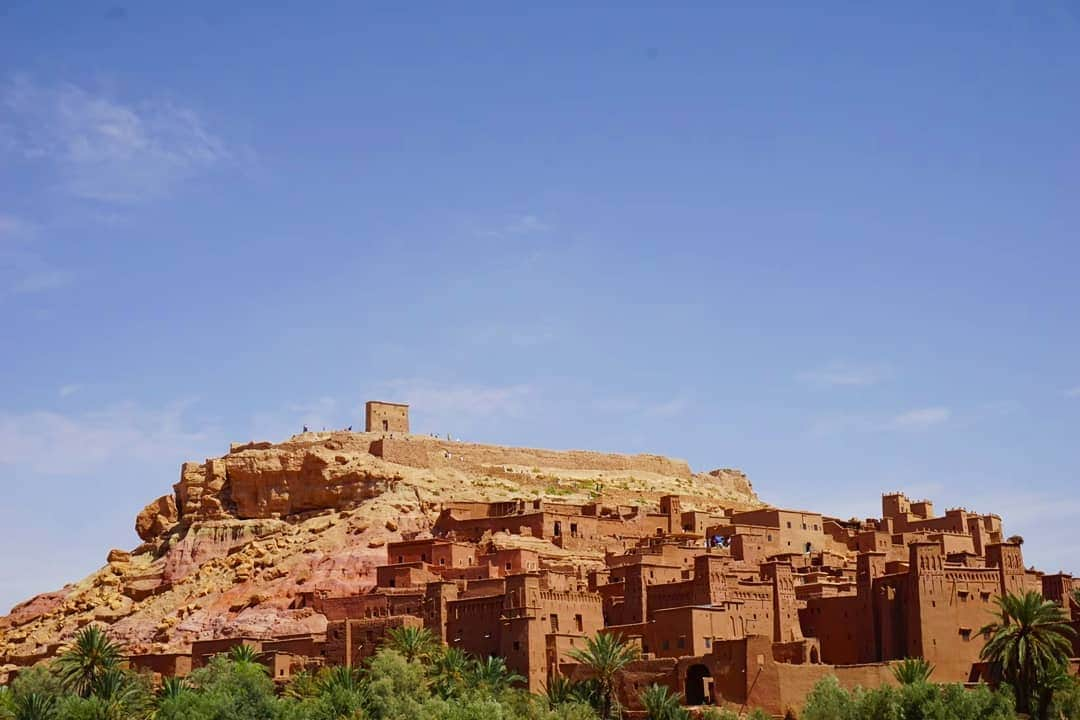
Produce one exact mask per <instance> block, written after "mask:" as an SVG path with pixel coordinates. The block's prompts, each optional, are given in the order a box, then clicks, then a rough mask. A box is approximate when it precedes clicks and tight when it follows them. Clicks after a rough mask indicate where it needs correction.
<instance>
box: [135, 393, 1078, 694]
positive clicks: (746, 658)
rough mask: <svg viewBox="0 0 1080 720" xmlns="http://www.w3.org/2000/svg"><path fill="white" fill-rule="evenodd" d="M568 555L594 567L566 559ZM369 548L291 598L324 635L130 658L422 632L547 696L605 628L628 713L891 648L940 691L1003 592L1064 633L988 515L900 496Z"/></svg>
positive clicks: (200, 659)
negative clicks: (864, 513)
mask: <svg viewBox="0 0 1080 720" xmlns="http://www.w3.org/2000/svg"><path fill="white" fill-rule="evenodd" d="M369 405H370V404H369ZM395 407H396V406H395ZM375 410H376V411H378V412H375V413H374V414H373V415H372V414H371V413H370V412H369V417H374V418H376V419H377V420H379V421H380V422H381V419H382V418H384V417H385V418H387V423H388V425H387V427H397V428H400V427H402V425H400V424H398V425H390V424H389V423H390V418H389V416H386V415H382V414H380V412H381V410H379V408H375ZM403 417H405V416H398V419H397V420H396V421H395V422H398V423H400V422H401V420H402V418H403ZM405 422H406V423H407V417H405ZM568 553H570V554H573V555H574V556H575V557H579V558H593V560H591V561H590V562H588V563H568V562H567V561H566V557H567V555H568ZM385 557H386V562H385V563H384V564H383V565H381V566H380V567H378V568H377V569H376V571H375V585H374V586H371V587H365V588H358V589H357V591H356V592H355V593H353V594H349V595H344V596H342V595H331V594H330V593H328V592H323V591H320V590H318V589H317V588H316V589H314V590H312V591H311V592H309V593H307V594H306V595H304V596H302V597H301V599H300V600H298V607H301V608H310V609H311V610H312V611H314V612H317V613H321V614H322V615H323V616H325V618H326V620H327V628H326V633H325V635H315V636H306V637H287V638H262V639H236V638H233V639H226V640H222V639H209V640H207V641H204V642H200V643H196V644H195V645H194V646H193V647H192V650H191V654H190V656H189V657H187V658H184V657H176V656H168V657H165V656H160V657H149V656H144V657H141V658H138V659H133V663H134V664H137V665H138V666H140V667H146V668H149V669H153V670H155V671H160V672H168V671H169V670H170V669H171V670H174V671H175V672H176V673H177V674H179V673H180V672H184V671H187V670H189V669H190V668H192V667H199V666H200V665H201V664H202V663H204V662H205V660H206V658H207V657H209V655H211V654H213V653H214V652H221V651H223V650H224V649H225V648H227V647H228V646H229V644H230V643H232V644H236V643H238V642H246V643H250V644H255V645H257V647H258V649H259V650H260V652H262V653H263V657H264V662H266V663H267V664H268V665H270V667H271V669H272V672H273V673H274V677H275V679H276V680H279V681H283V680H285V679H287V678H288V677H289V676H291V674H292V673H293V672H295V670H297V669H298V668H300V667H310V666H312V665H315V666H317V665H321V664H331V665H346V666H357V665H360V664H361V663H363V662H364V661H365V660H366V659H367V658H369V657H370V656H371V655H372V654H373V653H374V652H376V650H377V649H378V647H379V645H380V644H381V643H382V642H383V640H384V638H385V636H386V633H387V632H389V631H390V630H392V629H393V628H398V627H425V628H428V629H429V630H430V631H431V632H432V633H433V634H434V635H435V636H436V637H437V638H439V639H440V640H441V641H442V642H444V643H445V644H446V645H448V646H450V647H457V648H460V649H461V650H463V651H465V652H467V653H469V654H471V655H474V656H477V657H484V656H488V655H496V656H500V657H502V658H504V659H505V660H506V663H507V666H508V667H509V668H510V669H511V670H512V671H514V672H516V673H518V674H520V675H521V676H522V677H523V678H525V686H526V687H527V688H528V689H529V690H531V691H533V692H543V690H544V688H545V687H546V686H547V685H548V683H549V682H551V680H552V679H553V678H554V677H556V676H560V675H561V676H568V677H572V678H579V679H580V678H585V677H587V676H588V670H587V668H585V667H582V666H580V665H578V664H577V663H575V662H574V661H573V659H572V653H573V652H574V650H576V649H578V648H581V647H583V646H584V644H585V642H586V640H587V639H588V638H590V637H593V636H595V635H596V634H597V633H598V632H600V631H601V630H606V631H609V632H614V633H618V634H619V635H621V636H622V637H624V638H625V639H626V640H627V641H629V642H631V643H633V644H635V645H636V646H637V647H638V648H639V649H640V651H641V659H640V660H639V661H638V662H636V663H633V664H632V665H631V666H629V667H628V668H627V669H626V670H625V671H624V672H622V673H621V674H620V676H619V677H618V679H617V684H618V689H619V694H620V700H621V702H622V703H623V704H624V705H625V706H626V707H627V708H628V709H631V710H639V709H640V706H639V700H638V693H639V691H640V690H641V689H642V688H644V687H645V686H646V685H648V684H650V683H654V682H655V683H661V684H663V685H666V686H668V687H670V688H671V689H672V690H673V691H676V692H679V693H681V694H682V695H683V697H684V699H685V701H686V702H687V703H688V704H690V705H710V704H711V705H721V704H724V705H731V706H742V705H746V706H750V707H754V706H756V707H761V708H763V709H765V710H766V711H767V712H770V713H773V714H776V715H783V714H784V713H786V712H788V711H789V710H791V711H795V712H798V710H799V709H800V708H801V706H802V704H803V702H804V700H805V697H806V693H807V692H809V690H810V688H812V687H813V685H814V683H816V682H817V681H818V680H820V679H821V678H822V677H825V676H826V675H834V676H836V677H837V678H838V679H839V681H840V683H841V684H842V685H844V686H845V687H855V686H859V685H861V686H864V687H871V686H876V685H881V684H886V683H892V682H894V681H893V678H892V672H891V663H893V662H895V661H897V660H900V659H903V658H906V657H924V658H926V659H927V660H929V661H930V662H931V663H933V664H934V665H935V666H936V670H935V674H934V678H935V680H938V681H943V682H946V681H948V682H966V681H969V680H975V679H977V678H979V677H980V676H981V675H980V673H983V672H984V671H985V668H984V667H982V666H981V665H980V663H979V651H980V649H981V648H982V638H981V637H980V636H979V635H978V630H979V629H980V628H981V627H982V626H983V625H984V624H986V622H987V621H988V619H989V617H990V615H989V611H990V610H991V609H992V608H993V603H994V600H995V599H996V598H997V597H999V596H1000V595H1001V594H1002V593H1005V592H1018V591H1023V590H1036V591H1039V592H1041V593H1042V594H1043V595H1044V596H1045V597H1047V598H1048V599H1050V600H1053V601H1054V602H1058V603H1060V604H1061V605H1062V606H1063V607H1064V608H1066V610H1067V611H1068V612H1069V613H1070V614H1071V617H1072V619H1073V622H1074V623H1076V624H1077V626H1078V627H1080V607H1078V606H1077V605H1076V603H1075V601H1074V600H1073V598H1072V592H1073V590H1075V589H1078V588H1080V583H1078V582H1077V581H1076V580H1075V579H1074V578H1072V577H1071V576H1070V575H1067V574H1062V573H1058V574H1055V575H1044V574H1042V573H1040V572H1038V571H1035V570H1032V569H1028V568H1026V567H1025V564H1024V560H1023V554H1022V551H1021V547H1020V546H1019V545H1018V544H1016V543H1012V542H1009V541H1008V540H1005V539H1004V538H1003V529H1002V523H1001V519H1000V518H999V517H998V516H996V515H980V514H977V513H972V512H969V511H967V510H963V509H954V510H948V511H947V512H946V513H945V514H944V515H940V516H938V515H935V514H934V509H933V505H932V504H931V503H930V502H929V501H925V500H923V501H916V502H912V501H910V500H909V499H908V498H907V497H905V496H904V495H903V494H901V493H890V494H887V495H884V496H883V497H882V514H881V517H880V518H872V519H867V520H848V521H845V520H840V519H837V518H830V517H827V516H823V515H821V514H819V513H814V512H809V511H803V510H793V509H780V508H765V509H759V510H751V511H740V510H736V509H724V508H718V507H714V508H705V509H700V508H688V507H685V505H684V499H683V498H680V497H678V496H675V495H669V496H665V497H663V498H662V499H661V500H660V502H659V504H658V506H654V507H652V508H646V507H639V506H633V507H630V506H619V505H606V504H604V502H603V499H602V497H598V498H597V499H596V500H595V501H593V502H590V503H585V504H571V503H562V502H550V501H547V500H544V499H540V498H530V499H524V498H523V499H518V500H513V501H507V502H495V503H484V502H448V503H445V504H444V505H443V506H442V508H441V510H440V512H439V514H438V517H437V519H436V520H435V521H434V523H433V525H432V527H431V531H430V532H427V533H424V534H417V535H415V536H413V537H408V538H406V539H403V540H402V541H400V542H391V543H388V544H387V545H386V556H385ZM1078 642H1080V641H1078ZM1076 650H1077V651H1080V647H1078V648H1076Z"/></svg>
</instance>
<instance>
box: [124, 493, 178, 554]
mask: <svg viewBox="0 0 1080 720" xmlns="http://www.w3.org/2000/svg"><path fill="white" fill-rule="evenodd" d="M177 520H179V515H177V512H176V499H175V498H174V497H173V496H172V495H162V496H161V497H159V498H158V499H157V500H155V501H154V502H152V503H150V504H149V505H147V506H146V507H144V508H143V509H142V512H140V513H139V515H138V517H136V518H135V533H136V534H137V535H138V536H139V537H140V538H142V539H143V540H145V541H146V542H150V541H152V540H154V539H156V538H158V537H160V536H161V535H163V534H164V533H166V532H167V531H169V530H170V529H172V527H173V526H175V525H176V522H177Z"/></svg>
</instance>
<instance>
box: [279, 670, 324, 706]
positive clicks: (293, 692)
mask: <svg viewBox="0 0 1080 720" xmlns="http://www.w3.org/2000/svg"><path fill="white" fill-rule="evenodd" d="M319 686H320V679H319V678H316V677H315V676H314V675H312V674H311V672H310V671H309V670H301V671H300V672H298V673H296V674H295V675H293V676H292V680H290V681H289V684H288V685H286V686H285V690H283V691H282V695H284V696H285V697H287V698H291V699H293V700H306V699H307V698H313V697H317V696H318V694H319V689H320V688H319Z"/></svg>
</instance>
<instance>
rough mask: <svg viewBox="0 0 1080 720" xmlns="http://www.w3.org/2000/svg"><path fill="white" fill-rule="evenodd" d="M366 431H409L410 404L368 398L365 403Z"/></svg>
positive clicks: (406, 432)
mask: <svg viewBox="0 0 1080 720" xmlns="http://www.w3.org/2000/svg"><path fill="white" fill-rule="evenodd" d="M364 430H365V432H374V433H378V432H385V433H405V434H408V432H409V406H408V405H405V404H404V403H392V402H383V401H381V400H368V401H367V402H366V403H364Z"/></svg>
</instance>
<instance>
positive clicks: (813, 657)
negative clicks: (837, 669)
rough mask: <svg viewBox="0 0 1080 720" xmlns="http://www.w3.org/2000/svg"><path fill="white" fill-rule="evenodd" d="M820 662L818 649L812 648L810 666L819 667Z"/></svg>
mask: <svg viewBox="0 0 1080 720" xmlns="http://www.w3.org/2000/svg"><path fill="white" fill-rule="evenodd" d="M818 660H819V658H818V651H817V648H816V647H811V648H810V664H811V665H817V664H818Z"/></svg>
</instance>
